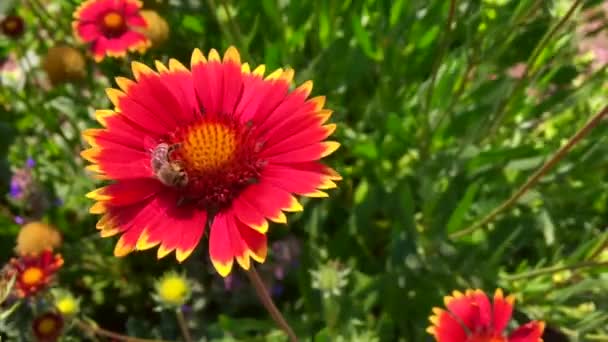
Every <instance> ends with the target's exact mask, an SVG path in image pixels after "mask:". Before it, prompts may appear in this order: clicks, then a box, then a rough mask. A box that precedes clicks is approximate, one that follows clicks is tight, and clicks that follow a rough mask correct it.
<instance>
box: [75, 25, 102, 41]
mask: <svg viewBox="0 0 608 342" xmlns="http://www.w3.org/2000/svg"><path fill="white" fill-rule="evenodd" d="M75 32H76V34H77V35H78V37H80V39H82V41H84V42H90V41H93V40H95V39H97V38H99V36H101V35H102V34H103V33H102V32H101V31H100V30H99V27H98V26H97V24H95V23H92V22H78V23H77V24H76V30H75Z"/></svg>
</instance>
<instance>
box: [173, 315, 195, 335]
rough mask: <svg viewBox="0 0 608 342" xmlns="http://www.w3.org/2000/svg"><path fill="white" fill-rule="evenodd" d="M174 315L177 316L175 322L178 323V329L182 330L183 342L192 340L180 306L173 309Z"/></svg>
mask: <svg viewBox="0 0 608 342" xmlns="http://www.w3.org/2000/svg"><path fill="white" fill-rule="evenodd" d="M175 317H176V318H177V323H178V324H179V329H180V330H181V332H182V337H183V338H184V342H192V341H193V340H192V336H191V335H190V331H189V330H188V325H187V324H186V320H185V319H184V314H183V313H182V309H181V307H180V308H177V310H175Z"/></svg>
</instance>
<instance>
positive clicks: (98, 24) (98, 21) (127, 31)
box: [72, 0, 150, 62]
mask: <svg viewBox="0 0 608 342" xmlns="http://www.w3.org/2000/svg"><path fill="white" fill-rule="evenodd" d="M141 6H142V4H141V2H140V1H139V0H87V1H85V2H84V3H82V4H81V5H80V6H79V7H78V9H77V10H76V12H74V22H72V27H73V29H74V34H75V36H76V38H78V39H79V40H80V41H82V42H84V43H88V44H90V49H91V52H92V53H93V57H94V58H95V60H96V61H98V62H99V61H101V60H102V59H103V58H104V57H105V56H106V55H107V56H110V57H124V56H125V55H126V54H127V52H128V51H139V52H144V51H146V49H147V48H148V47H149V46H150V40H149V39H148V38H147V37H146V36H145V35H144V34H143V33H142V32H140V31H141V30H142V29H143V28H145V27H146V21H145V20H144V18H143V16H142V15H141V13H140V8H141Z"/></svg>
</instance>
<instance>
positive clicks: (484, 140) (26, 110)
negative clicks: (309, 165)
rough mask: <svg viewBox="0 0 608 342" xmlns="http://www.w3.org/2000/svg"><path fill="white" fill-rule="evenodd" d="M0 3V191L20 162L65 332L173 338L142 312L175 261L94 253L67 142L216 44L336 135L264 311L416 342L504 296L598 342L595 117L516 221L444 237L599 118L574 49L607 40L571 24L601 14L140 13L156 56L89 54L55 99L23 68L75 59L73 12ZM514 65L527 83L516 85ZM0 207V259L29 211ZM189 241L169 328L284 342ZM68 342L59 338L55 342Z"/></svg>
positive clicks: (552, 5)
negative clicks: (291, 73) (71, 310)
mask: <svg viewBox="0 0 608 342" xmlns="http://www.w3.org/2000/svg"><path fill="white" fill-rule="evenodd" d="M7 3H8V2H4V4H3V9H2V10H3V11H4V13H5V14H6V13H17V14H19V15H20V16H22V17H23V18H24V19H25V22H26V33H25V35H24V36H23V37H22V38H20V39H17V40H12V39H5V38H2V40H0V48H1V50H2V52H3V53H4V54H5V56H4V57H5V58H6V57H9V56H12V57H15V58H16V59H17V68H20V69H21V70H23V69H25V71H24V72H23V74H22V75H21V77H22V78H23V83H22V84H21V85H18V86H12V85H7V81H6V80H7V78H6V77H7V76H6V71H3V76H2V77H3V78H2V88H1V89H0V90H1V93H0V99H1V100H2V103H1V106H0V155H1V158H0V179H1V180H2V182H0V190H2V192H3V193H6V192H8V188H9V176H10V174H9V172H8V167H9V164H10V166H11V168H12V169H13V171H14V170H15V169H16V168H20V167H22V166H23V165H24V164H25V162H26V160H27V158H28V157H32V158H34V159H35V161H36V166H35V168H34V174H35V178H36V179H37V180H38V181H39V182H40V183H41V184H43V185H44V188H45V191H46V192H47V193H48V196H50V198H51V202H52V203H53V205H52V206H51V207H50V208H49V209H48V210H47V211H46V212H45V215H44V219H45V220H47V221H49V222H52V223H53V224H54V225H56V226H58V227H59V228H60V229H61V231H62V234H63V235H64V240H65V242H64V245H63V248H62V250H61V252H62V253H63V255H64V259H65V260H66V263H65V266H64V268H63V269H62V270H61V272H60V282H59V286H61V287H62V288H66V289H70V290H71V291H72V292H73V293H75V294H76V295H77V296H79V297H80V298H81V300H82V304H81V307H82V315H85V316H87V317H90V318H91V319H93V320H95V321H96V322H97V323H98V324H99V325H100V326H102V327H105V328H108V329H111V330H115V331H119V332H123V333H127V334H132V335H133V336H139V337H156V338H164V339H176V338H178V336H179V330H178V327H177V325H176V324H177V323H176V322H175V321H174V317H173V316H172V315H170V314H168V313H167V312H161V313H155V312H154V311H153V308H154V306H155V303H154V301H153V299H152V296H151V292H152V291H153V287H154V286H153V284H154V279H156V278H158V277H159V276H160V275H161V273H162V272H163V271H164V270H166V269H169V268H175V267H177V266H176V265H174V263H175V262H174V261H173V260H171V259H170V258H167V259H165V260H161V261H156V258H155V256H154V255H153V254H154V252H142V253H136V254H134V255H131V256H129V257H128V258H125V259H116V258H114V257H113V256H112V249H113V244H114V241H112V239H101V238H100V237H98V235H97V233H96V230H95V228H94V227H95V218H94V217H92V216H91V215H89V214H88V212H87V208H88V207H89V206H90V205H91V203H90V201H89V200H87V199H86V198H85V197H84V194H85V193H87V192H88V191H90V190H92V189H93V188H95V184H94V181H93V180H92V179H91V178H90V177H89V176H88V175H87V174H86V173H85V171H84V162H83V160H82V159H81V158H80V157H79V155H78V154H79V152H80V151H81V150H82V149H83V146H84V145H83V141H82V139H81V137H80V135H79V132H80V131H81V130H82V129H84V128H88V127H96V126H97V125H96V124H95V123H94V121H93V119H92V113H93V112H94V110H95V109H99V108H107V107H108V105H109V102H108V100H107V99H106V98H105V93H104V88H106V87H108V86H110V85H111V84H113V78H114V77H116V76H121V75H124V76H130V75H131V73H130V71H129V61H130V60H141V61H143V62H144V63H146V64H148V65H151V64H153V61H154V60H156V59H158V60H161V61H165V62H166V61H167V60H168V58H176V59H178V60H180V61H182V62H183V63H184V64H188V62H189V56H190V54H191V52H192V50H193V49H194V48H196V47H199V48H201V49H202V50H205V51H208V50H209V49H210V48H217V49H219V50H224V49H225V48H226V47H227V46H229V45H235V46H237V47H238V48H239V50H240V51H241V54H242V55H243V59H244V60H246V61H248V62H249V63H250V64H252V65H255V64H262V63H264V64H266V65H267V67H268V69H269V70H272V69H274V68H278V67H282V66H291V67H293V68H294V69H295V70H296V80H297V83H301V82H303V81H305V80H308V79H312V80H314V82H315V83H314V84H315V86H314V90H313V95H326V96H327V101H328V107H329V108H331V109H333V110H334V112H335V114H334V116H333V118H332V120H333V122H336V123H338V125H339V129H338V131H337V133H336V135H337V137H336V138H335V139H336V140H338V141H340V142H341V143H342V148H341V149H340V150H339V151H338V152H337V153H335V154H334V156H332V157H331V158H330V159H329V163H330V164H331V165H332V166H334V167H336V169H337V170H338V171H339V172H340V173H341V174H342V176H343V178H344V181H343V182H341V183H340V188H339V190H337V191H334V192H333V193H332V194H331V197H330V198H329V199H324V200H314V201H306V200H305V201H304V202H305V203H306V209H305V210H304V212H303V213H301V214H297V215H292V216H291V217H290V219H291V220H290V225H289V228H288V231H287V230H285V229H283V228H278V227H272V228H271V232H270V241H277V240H279V239H282V238H283V237H284V236H286V235H287V234H291V235H295V236H297V238H298V239H299V240H300V241H301V243H302V252H301V254H300V257H299V262H298V267H297V269H296V271H294V272H292V273H290V274H289V275H288V276H287V278H285V279H284V280H282V282H281V286H282V287H284V291H283V292H282V294H281V295H280V296H277V297H276V301H277V305H278V306H279V307H280V308H281V309H282V311H283V312H284V314H285V315H286V317H287V320H288V321H290V322H291V323H292V324H293V326H294V329H295V330H296V332H297V333H298V335H299V336H301V337H302V340H309V339H313V340H315V341H374V340H381V341H397V340H399V341H425V340H430V339H431V337H430V336H428V334H427V333H425V331H424V330H425V328H426V326H427V325H428V319H427V317H428V316H429V315H430V312H431V308H432V307H433V306H442V305H443V304H442V297H443V296H444V295H446V294H449V293H450V292H451V291H452V290H453V289H464V288H476V287H479V288H482V289H484V290H486V291H488V292H493V290H494V288H496V287H502V288H504V289H505V291H507V292H510V293H514V294H515V295H516V297H517V310H518V312H517V313H516V315H515V318H516V319H517V320H518V321H520V323H521V322H525V321H527V320H528V319H543V320H545V321H546V322H547V323H548V325H549V326H550V327H551V330H552V331H560V334H564V336H568V338H569V339H570V340H572V341H591V340H597V341H606V340H608V329H607V328H606V327H607V326H608V296H607V295H606V293H608V274H607V270H608V267H607V263H608V254H607V253H608V249H607V243H606V242H607V241H608V232H607V231H606V228H605V224H606V219H607V217H608V207H607V204H608V203H607V201H608V177H607V176H606V175H607V173H606V170H607V169H608V144H607V141H608V140H607V139H608V138H607V137H608V127H607V126H606V125H605V123H604V122H602V123H601V124H600V125H599V126H598V127H596V128H595V129H594V130H593V131H591V133H590V134H589V135H588V136H587V137H585V138H584V139H583V140H581V141H580V142H578V143H577V145H576V146H575V147H574V148H573V150H572V151H571V152H570V153H569V154H568V155H567V156H566V158H565V159H563V160H562V161H561V162H560V163H559V164H557V165H556V166H555V167H553V168H552V169H551V170H550V171H549V172H548V173H547V174H546V175H545V176H544V177H543V178H542V179H541V181H540V182H539V183H538V184H537V185H536V186H535V187H533V188H532V189H530V190H529V191H527V192H526V194H525V195H524V196H523V197H522V198H520V200H519V201H518V202H517V203H516V205H515V206H514V207H512V208H510V209H508V210H505V211H503V212H501V213H500V214H499V215H498V216H497V217H496V219H495V220H493V221H492V222H491V223H490V224H488V225H486V226H484V227H483V228H484V229H479V230H476V231H475V232H474V233H473V234H469V235H466V236H464V237H461V238H458V239H451V238H450V234H452V233H455V232H458V231H459V230H462V229H464V228H466V227H467V226H469V225H471V224H473V223H474V222H476V221H477V220H479V219H480V218H481V217H483V216H484V215H485V214H487V213H488V212H490V211H491V210H492V209H493V208H495V207H496V206H497V205H499V204H500V203H501V202H503V201H504V200H506V199H507V198H508V197H509V196H510V195H511V194H512V193H513V192H514V191H515V190H516V189H517V188H518V187H519V186H520V185H521V184H523V183H524V182H525V180H526V179H527V178H528V177H529V176H530V175H531V174H532V173H533V172H534V171H535V170H536V169H537V168H538V167H540V166H541V165H542V163H543V162H544V161H546V160H547V158H548V157H549V156H550V155H551V154H552V153H553V152H554V151H555V150H556V149H558V148H559V147H560V146H562V144H564V142H565V141H566V140H567V139H569V137H570V136H572V135H573V134H574V133H575V132H576V130H577V129H578V128H580V127H581V126H582V125H583V124H584V122H585V121H586V120H587V119H588V118H589V117H591V116H592V115H593V114H594V113H596V112H598V111H599V110H601V107H602V106H604V105H605V102H606V101H605V98H606V97H605V94H606V83H605V77H606V68H605V62H604V64H603V65H599V66H598V65H597V64H596V62H597V59H598V58H599V57H598V55H597V51H596V55H595V56H594V55H592V54H590V53H589V52H588V51H582V50H581V48H580V46H581V45H582V43H583V42H584V41H585V39H591V38H590V37H589V36H590V35H601V34H605V33H604V31H605V29H604V27H605V25H606V23H607V22H608V21H606V20H605V18H604V16H605V15H603V14H602V15H599V19H597V20H600V21H601V22H602V24H601V26H600V28H598V29H596V30H595V32H593V33H592V34H585V33H581V27H582V26H583V25H585V24H587V23H588V22H589V20H588V16H586V14H585V13H586V12H588V11H589V9H591V8H592V7H594V6H596V5H598V4H599V3H601V1H566V0H552V1H545V0H521V1H514V0H511V1H509V0H483V1H481V0H476V1H457V2H455V3H456V6H455V8H454V13H453V18H452V21H451V25H447V23H448V18H449V16H450V14H449V13H450V6H451V2H450V1H442V0H394V1H386V0H360V1H333V0H332V1H324V0H313V1H285V0H260V1H232V2H231V1H227V0H207V1H146V2H145V6H144V7H146V8H152V9H155V10H156V11H158V13H160V14H161V15H162V16H163V17H164V18H165V19H166V20H167V21H168V22H169V24H170V25H169V26H170V28H171V38H170V39H169V41H167V42H166V43H165V44H164V45H163V46H162V47H160V48H157V49H152V50H149V51H148V52H147V53H146V54H144V55H143V56H138V55H130V56H129V57H128V58H127V59H125V60H122V59H109V60H104V61H103V62H102V63H100V64H95V63H94V62H93V61H92V60H91V59H89V60H88V62H87V63H88V64H87V75H88V76H87V78H86V80H83V81H82V82H80V83H77V84H65V85H59V86H56V87H50V86H49V85H48V82H47V81H46V76H45V75H44V72H43V70H42V69H41V68H40V64H39V59H40V57H38V56H44V55H45V52H46V51H47V49H48V48H49V47H51V46H53V45H55V44H56V43H57V42H67V43H70V44H74V45H75V46H78V45H77V44H76V43H75V42H74V39H73V36H72V32H71V26H70V17H71V13H72V11H73V10H74V8H75V6H76V5H77V2H76V1H73V0H61V1H42V0H29V1H24V2H16V1H13V2H12V6H11V5H7ZM573 5H576V6H577V7H575V10H574V12H573V13H572V15H571V16H569V17H567V20H564V21H561V22H560V20H561V19H562V18H564V17H565V16H566V15H567V13H568V11H569V9H570V8H571V6H573ZM602 20H603V21H602ZM554 28H556V30H555V31H554V32H552V31H553V29H554ZM543 37H545V38H548V39H543ZM607 41H608V39H607ZM79 48H81V49H83V52H84V47H82V46H79ZM604 49H608V43H606V46H605V47H604ZM24 56H27V58H24ZM519 63H524V64H522V65H523V66H525V63H528V65H529V66H531V68H528V70H526V71H525V72H523V71H521V70H520V72H519V74H518V73H517V72H516V71H517V69H514V67H517V65H518V64H519ZM530 63H532V64H530ZM522 65H520V69H521V66H522ZM522 73H523V75H524V77H523V78H521V77H520V76H521V75H522ZM8 198H9V197H8V196H6V197H5V198H4V199H2V201H1V203H2V213H3V214H4V216H3V217H1V218H0V227H2V229H0V234H1V235H2V238H1V240H0V241H1V243H0V244H1V245H2V249H0V251H1V253H2V260H8V259H9V258H10V256H11V254H12V246H13V241H14V236H15V234H16V232H17V231H18V225H17V224H15V223H13V219H14V217H15V216H27V212H24V211H23V207H22V206H21V205H20V204H19V203H14V202H12V201H10V200H9V199H8ZM55 199H59V200H60V201H61V204H58V203H57V202H56V201H55ZM205 246H206V242H205V241H203V242H202V243H201V247H200V248H199V251H198V252H197V253H196V254H195V255H194V256H193V257H192V258H191V259H189V261H188V262H186V263H185V264H184V265H181V266H179V269H185V270H186V271H187V273H188V276H189V277H190V278H191V279H193V281H196V282H197V283H198V286H200V287H201V291H199V292H197V293H195V294H194V295H193V298H192V307H191V308H190V310H191V311H190V312H189V313H188V315H187V318H188V320H189V322H190V325H191V328H192V330H193V334H194V335H195V336H197V337H198V336H201V337H206V338H208V339H209V340H213V341H233V340H249V339H255V340H267V341H282V340H284V337H283V336H282V335H281V334H280V333H279V332H278V331H277V330H276V328H275V326H274V324H273V323H272V321H271V319H270V318H269V316H268V315H267V314H266V313H265V311H263V308H262V307H261V306H260V304H259V303H258V302H257V299H256V297H255V295H254V292H253V291H252V289H250V288H249V287H248V286H246V284H245V286H241V287H237V288H238V291H237V290H234V289H232V290H230V291H228V290H226V289H225V288H224V284H223V282H222V281H221V279H220V278H219V276H218V275H217V274H215V272H214V271H212V268H211V267H210V263H209V262H208V259H207V252H206V247H205ZM330 260H340V262H341V263H343V264H344V265H345V267H348V268H349V269H351V270H352V272H351V273H350V274H349V276H348V284H347V285H346V290H345V291H341V294H340V296H337V297H331V298H330V299H327V298H325V299H324V297H323V296H322V294H321V293H320V292H319V290H318V289H316V288H313V286H312V283H313V279H311V273H310V272H309V270H314V269H318V268H319V267H321V266H322V265H324V264H326V263H328V262H331V261H330ZM272 262H273V255H272V252H271V255H270V256H269V261H268V263H272ZM237 273H238V271H237ZM237 276H238V275H237ZM244 279H245V278H244V277H243V280H244ZM227 293H228V294H229V295H227ZM328 307H332V308H334V310H327V308H328ZM80 334H81V333H80V332H79V331H78V330H77V329H75V328H74V327H71V328H70V329H69V331H68V333H67V335H69V336H67V337H65V339H66V341H70V340H78V337H77V336H81V335H80ZM70 336H71V337H70ZM545 341H552V340H550V339H547V337H546V338H545ZM555 341H558V340H555Z"/></svg>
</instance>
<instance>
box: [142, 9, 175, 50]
mask: <svg viewBox="0 0 608 342" xmlns="http://www.w3.org/2000/svg"><path fill="white" fill-rule="evenodd" d="M140 14H141V16H142V17H144V20H145V21H146V25H147V26H146V27H145V28H142V29H141V31H142V33H143V34H144V35H146V37H148V39H150V41H151V42H152V47H158V46H160V45H162V44H163V43H164V42H165V41H166V40H167V39H168V38H169V24H167V21H166V20H165V19H163V17H161V16H160V15H159V14H158V13H156V12H155V11H152V10H142V11H141V12H140Z"/></svg>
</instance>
